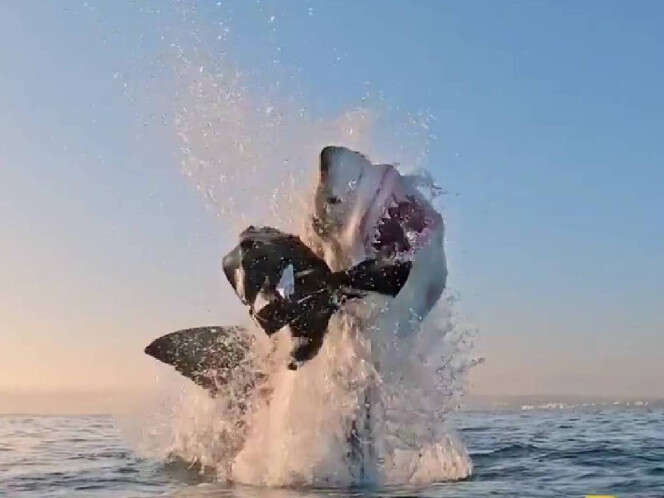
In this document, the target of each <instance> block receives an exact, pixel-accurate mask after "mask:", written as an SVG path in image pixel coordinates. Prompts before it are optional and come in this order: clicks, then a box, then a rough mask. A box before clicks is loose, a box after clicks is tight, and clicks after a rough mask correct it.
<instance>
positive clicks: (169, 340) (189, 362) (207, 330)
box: [145, 326, 250, 395]
mask: <svg viewBox="0 0 664 498" xmlns="http://www.w3.org/2000/svg"><path fill="white" fill-rule="evenodd" d="M244 332H245V330H244V329H243V328H242V327H238V326H230V327H229V326H223V327H222V326H211V327H196V328H191V329H185V330H179V331H177V332H172V333H170V334H166V335H165V336H162V337H159V338H158V339H155V340H154V341H152V342H151V343H150V344H149V345H148V346H147V347H146V348H145V353H146V354H148V355H150V356H152V357H154V358H156V359H157V360H159V361H161V362H164V363H166V364H168V365H172V366H174V367H175V369H176V370H177V371H178V372H180V373H181V374H182V375H184V376H185V377H188V378H190V379H191V380H193V381H194V382H195V383H196V384H198V385H199V386H201V387H203V388H204V389H206V390H208V391H209V392H210V394H212V395H214V394H216V392H217V389H218V388H219V386H221V385H223V384H226V383H227V382H228V381H229V380H230V376H231V375H232V374H233V370H234V369H235V368H236V367H238V366H239V365H240V364H241V363H242V362H244V361H246V358H247V353H248V351H249V346H250V344H249V341H248V340H247V335H246V334H245V333H244Z"/></svg>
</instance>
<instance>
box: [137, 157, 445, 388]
mask: <svg viewBox="0 0 664 498" xmlns="http://www.w3.org/2000/svg"><path fill="white" fill-rule="evenodd" d="M421 181H422V180H421V178H420V177H416V176H406V175H402V174H400V173H399V171H398V170H397V168H396V167H395V166H393V165H390V164H373V163H371V161H369V160H368V159H367V158H366V157H365V156H364V155H362V154H360V153H359V152H355V151H352V150H350V149H347V148H345V147H338V146H328V147H325V148H324V149H323V150H322V151H321V153H320V161H319V181H318V185H317V187H316V191H315V195H314V208H313V214H312V216H311V223H310V228H311V231H312V232H313V234H314V235H313V237H310V239H311V240H309V242H310V243H311V247H310V246H309V245H307V244H305V243H304V242H303V241H302V240H301V239H300V238H299V237H298V236H296V235H291V234H286V233H284V232H281V231H279V230H277V229H276V228H272V227H253V226H250V227H248V228H247V229H246V230H245V231H243V232H242V233H241V234H240V237H239V243H238V245H237V246H236V247H235V248H233V249H232V250H231V251H230V252H229V253H228V254H227V255H226V256H224V258H223V263H222V266H223V271H224V274H225V276H226V278H227V280H228V281H229V283H230V284H231V286H232V287H233V289H234V291H235V293H236V294H237V296H238V297H239V299H240V300H241V302H242V303H243V304H244V305H246V306H247V307H248V308H249V313H250V316H251V317H252V318H253V320H254V321H255V322H256V323H257V324H258V325H259V326H260V327H261V328H262V329H263V330H264V331H265V333H266V334H267V335H269V336H271V335H272V334H273V333H275V332H276V331H278V330H280V329H282V328H284V327H288V328H289V329H290V333H291V335H292V336H293V338H294V344H295V345H294V349H293V351H292V353H291V357H290V360H289V361H288V363H287V364H286V365H284V367H288V368H290V369H292V370H295V369H297V368H298V367H299V366H300V365H302V363H303V362H306V361H307V360H309V359H311V358H312V357H314V356H315V355H316V354H317V352H318V351H319V350H320V348H321V345H322V344H323V341H324V337H325V333H326V331H327V327H328V322H329V319H330V317H331V316H332V315H333V314H334V313H338V312H343V309H344V305H345V304H346V302H347V301H349V300H352V301H354V302H361V301H362V300H365V299H370V298H371V296H374V297H378V299H379V300H382V302H381V308H380V314H379V318H378V320H380V322H381V323H382V324H384V325H387V326H388V329H390V328H391V330H392V331H393V332H394V333H395V335H397V336H404V335H406V334H408V333H409V332H410V331H412V330H414V328H416V327H417V326H418V325H419V323H420V322H421V321H422V320H423V319H424V317H425V316H426V315H427V314H428V313H429V311H430V310H431V309H432V307H433V306H434V304H435V303H436V302H437V301H438V299H439V298H440V296H441V294H442V292H443V290H444V288H445V283H446V278H447V266H446V261H445V253H444V249H443V237H444V222H443V218H442V216H441V215H440V214H439V213H438V212H437V211H436V210H435V209H434V207H433V206H432V205H431V203H430V201H429V200H428V199H427V198H426V197H425V196H424V195H423V194H422V193H421V192H420V190H419V187H420V186H421ZM381 330H385V327H381ZM245 332H246V330H245V329H244V328H243V327H240V326H206V327H197V328H193V329H186V330H181V331H177V332H173V333H170V334H167V335H165V336H163V337H160V338H158V339H155V340H154V341H153V342H152V343H150V344H149V345H148V346H147V347H146V348H145V352H146V353H147V354H148V355H150V356H153V357H154V358H156V359H158V360H160V361H162V362H164V363H167V364H169V365H172V366H174V367H175V368H176V369H177V370H178V371H179V372H180V373H182V374H183V375H184V376H186V377H188V378H190V379H191V380H193V381H194V382H195V383H197V384H198V385H200V386H201V387H203V388H204V389H206V390H207V391H208V392H209V393H210V394H211V395H215V394H216V393H217V390H218V388H219V386H220V385H223V384H225V383H227V382H228V380H229V378H230V377H231V376H232V375H233V372H234V369H235V368H236V367H237V366H238V365H240V364H241V363H242V362H244V361H246V359H247V358H248V356H249V355H248V351H249V350H250V348H251V342H250V341H249V340H248V339H247V335H246V334H245Z"/></svg>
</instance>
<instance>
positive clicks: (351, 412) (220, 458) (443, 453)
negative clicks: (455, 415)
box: [141, 47, 474, 486]
mask: <svg viewBox="0 0 664 498" xmlns="http://www.w3.org/2000/svg"><path fill="white" fill-rule="evenodd" d="M177 49H178V59H177V60H178V62H177V75H178V88H179V91H178V95H177V108H178V111H177V114H176V117H175V128H176V132H177V136H178V137H179V140H180V145H181V157H182V172H183V174H184V175H185V176H186V177H187V178H188V180H189V181H190V182H191V184H192V185H193V186H194V187H195V188H196V189H197V190H198V191H199V192H200V193H201V196H202V198H203V199H204V201H205V203H206V205H207V206H208V207H209V208H210V209H211V210H212V211H213V212H214V213H215V214H216V215H218V216H219V217H220V218H221V223H220V225H221V229H222V230H224V231H227V232H226V235H227V240H228V241H229V245H230V244H231V241H233V243H234V241H235V238H236V236H237V233H238V232H239V231H240V230H242V229H244V228H246V226H247V225H249V224H253V225H258V226H260V225H271V226H275V227H277V228H279V229H281V230H284V231H286V232H291V233H298V234H300V235H301V237H302V238H303V239H304V240H305V241H306V239H307V237H308V232H307V229H306V227H307V225H308V220H309V214H310V206H311V204H312V202H311V197H312V195H313V190H314V189H313V187H314V181H315V174H316V172H317V163H316V160H317V158H318V153H319V151H320V150H321V148H322V147H323V146H325V145H328V144H339V145H345V146H347V147H349V148H352V149H356V150H361V151H363V152H365V153H367V154H368V155H369V156H370V157H371V158H372V159H374V160H383V161H385V162H394V161H395V159H396V160H398V161H399V162H400V164H401V165H403V167H409V168H410V171H409V173H413V172H414V171H420V172H421V173H422V174H426V173H424V170H423V169H422V168H423V165H424V163H425V161H426V150H427V147H428V142H429V140H431V136H430V134H429V131H428V129H429V127H428V119H429V117H428V116H427V115H426V114H415V115H403V116H397V117H395V116H394V115H393V114H392V113H391V112H390V110H389V106H387V105H385V103H384V102H380V100H375V101H373V103H369V102H371V101H372V99H371V98H368V99H367V98H365V99H364V103H363V105H362V106H359V107H352V108H350V109H348V110H345V111H343V112H340V113H339V115H338V116H336V117H331V118H314V117H312V116H311V115H310V114H309V113H308V112H307V111H306V109H305V108H304V107H303V106H300V105H298V103H297V99H294V98H286V97H275V96H274V95H275V94H276V93H275V92H274V91H273V88H262V89H261V87H260V85H256V84H254V85H253V86H250V85H249V84H248V82H247V81H246V79H245V76H243V73H241V72H240V71H239V70H238V68H237V67H236V66H234V65H233V64H232V63H230V62H229V61H228V60H227V58H226V57H224V58H222V59H221V60H219V61H217V62H215V63H214V64H212V63H210V60H209V59H206V60H205V61H202V58H201V56H200V51H197V52H196V53H192V52H188V51H187V49H184V48H182V47H177ZM277 93H278V92H277ZM405 128H408V130H409V132H408V134H403V133H401V132H403V130H404V129H405ZM390 129H392V130H393V132H394V133H396V134H395V135H393V137H394V138H395V140H381V139H380V138H378V137H380V136H389V135H390V134H389V130H390ZM386 130H387V133H386ZM378 131H380V133H378ZM401 136H408V137H410V139H409V140H408V143H407V145H408V147H409V149H406V148H404V144H403V143H401V145H400V148H398V149H397V148H395V147H394V144H395V143H397V142H398V140H396V138H399V137H401ZM413 137H416V138H415V139H413ZM389 155H392V157H389ZM374 162H375V161H374ZM210 271H217V269H214V268H211V269H210ZM223 305H224V304H222V306H223ZM233 305H236V304H235V303H233ZM228 306H232V305H228ZM237 306H240V304H239V303H238V304H237ZM380 312H381V309H380V303H378V302H374V303H371V302H369V301H363V302H362V303H354V304H352V305H349V306H347V307H346V308H345V309H344V310H343V311H342V312H339V313H337V314H335V315H334V316H333V318H332V320H331V321H330V325H329V332H328V334H327V335H326V338H325V341H324V345H323V348H322V350H321V352H320V353H319V354H318V355H317V356H316V357H315V358H314V359H312V360H311V361H308V362H307V363H305V364H304V365H303V366H302V367H301V368H300V369H299V370H297V371H296V372H292V371H289V370H287V369H286V368H285V367H284V365H285V364H286V363H287V361H286V356H287V355H288V352H289V351H290V350H291V345H290V337H289V335H288V332H287V331H286V332H285V331H281V332H279V333H278V334H276V335H275V336H273V339H274V340H275V344H276V346H275V345H273V341H272V340H270V339H268V338H267V337H266V336H265V334H264V333H263V332H262V331H260V330H255V329H253V328H252V325H251V324H250V323H246V324H243V325H246V326H247V328H248V329H249V330H250V332H249V333H250V334H251V336H252V337H251V340H252V341H253V344H254V347H253V349H252V355H253V356H252V358H251V362H249V363H248V365H251V368H249V367H247V369H246V371H244V372H243V374H242V375H239V376H236V378H234V380H233V381H232V382H230V383H229V384H228V385H227V386H224V388H223V391H222V392H221V393H220V394H219V395H218V396H217V397H216V398H211V397H209V396H208V395H207V394H206V393H205V392H204V391H203V390H201V389H200V388H198V387H196V386H194V385H193V384H191V383H189V382H188V381H186V380H184V379H179V378H177V379H176V377H175V374H174V373H173V374H171V372H166V368H164V372H165V373H164V376H165V377H169V376H170V383H169V382H165V381H162V382H161V384H160V388H161V393H160V395H161V398H160V402H159V405H158V406H159V407H158V408H157V409H155V410H153V412H152V413H151V415H150V420H149V421H145V422H144V423H145V424H146V427H149V428H150V430H149V431H146V432H145V433H144V437H143V441H142V443H141V445H142V447H143V449H144V450H145V451H146V452H149V453H151V454H152V455H157V456H160V457H162V458H172V457H177V458H179V459H183V460H185V461H187V462H189V463H191V464H192V465H197V466H199V467H200V468H201V469H206V470H208V471H210V470H211V471H212V472H213V473H214V474H215V476H216V478H217V479H219V480H229V481H234V482H242V483H247V484H257V485H267V486H330V485H333V486H348V485H354V484H366V483H375V484H380V485H385V484H424V483H430V482H435V481H441V480H451V479H461V478H465V477H467V476H469V475H470V473H471V470H472V465H471V461H470V459H469V457H468V454H467V452H466V449H465V447H464V445H463V443H462V442H461V441H460V439H459V438H458V437H457V436H456V434H455V432H454V430H453V428H452V427H450V426H449V424H448V421H447V419H448V415H449V413H450V412H451V411H453V410H455V409H456V408H457V407H458V404H459V402H460V398H461V396H462V394H463V390H464V386H465V381H466V374H467V372H468V370H469V369H470V368H471V367H472V365H473V364H474V360H473V358H472V356H471V354H470V351H471V348H472V333H471V332H470V331H468V330H465V329H460V328H459V327H458V326H457V325H456V324H455V320H454V313H453V298H452V297H450V296H449V295H448V294H447V293H446V294H444V295H443V298H441V300H440V301H439V303H438V304H437V305H436V307H435V308H434V309H433V310H432V312H431V313H430V314H429V316H428V317H427V318H426V320H425V321H424V322H423V323H422V325H421V327H419V329H418V330H416V331H415V332H414V333H413V334H412V335H410V336H408V337H405V338H398V339H397V337H396V336H395V335H394V334H393V333H392V332H391V331H390V330H381V329H380V326H378V325H375V324H376V323H379V322H378V321H376V320H375V317H376V316H377V315H378V314H380ZM247 322H249V320H248V319H247ZM372 324H373V326H372ZM383 328H385V327H384V326H383ZM249 384H250V385H252V386H257V387H256V389H253V390H252V389H249V390H248V389H247V388H246V387H247V385H249ZM249 391H251V392H253V393H254V394H252V395H251V396H248V395H247V394H246V393H247V392H249ZM349 434H351V437H350V438H349ZM350 439H355V440H354V441H351V440H350Z"/></svg>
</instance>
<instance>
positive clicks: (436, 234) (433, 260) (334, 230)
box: [312, 146, 447, 332]
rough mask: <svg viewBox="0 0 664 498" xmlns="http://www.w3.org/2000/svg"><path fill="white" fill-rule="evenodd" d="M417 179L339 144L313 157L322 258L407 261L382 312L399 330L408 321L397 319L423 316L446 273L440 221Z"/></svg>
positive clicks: (344, 262) (334, 262) (335, 263)
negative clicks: (387, 310) (406, 272)
mask: <svg viewBox="0 0 664 498" xmlns="http://www.w3.org/2000/svg"><path fill="white" fill-rule="evenodd" d="M421 180H422V179H421V178H419V177H409V176H403V175H401V174H400V173H399V172H398V171H397V169H396V168H395V167H394V166H392V165H389V164H372V163H371V162H370V161H369V160H368V159H367V158H366V157H365V156H363V155H362V154H360V153H358V152H354V151H352V150H349V149H347V148H345V147H334V146H329V147H325V148H324V149H323V150H322V152H321V154H320V180H319V183H318V187H317V189H316V195H315V205H314V214H313V219H312V227H313V229H314V231H315V232H316V235H317V237H318V239H319V241H320V242H321V244H320V246H321V248H322V250H323V252H324V257H325V260H326V262H327V263H328V264H329V265H330V266H331V267H332V269H333V270H337V271H338V270H341V269H343V268H348V267H350V266H352V265H355V264H357V263H359V262H361V261H364V260H367V259H375V260H383V261H385V260H390V259H394V260H397V261H401V262H406V261H407V262H410V263H411V271H410V275H409V277H408V280H407V281H406V284H405V286H404V287H403V288H402V289H401V291H400V292H399V294H398V295H397V296H396V298H395V299H394V300H392V301H391V305H390V309H391V311H390V313H391V315H390V316H388V315H385V319H386V320H393V321H395V322H400V323H401V325H400V326H399V328H400V330H401V332H404V331H405V330H409V329H410V327H411V325H409V323H414V322H412V321H411V320H410V318H404V317H411V316H414V317H415V318H416V320H415V321H418V320H419V319H422V318H423V317H425V316H426V315H427V314H428V312H429V311H430V310H431V308H432V307H433V306H434V304H435V303H436V302H437V301H438V298H439V297H440V295H441V293H442V292H443V289H444V288H445V282H446V278H447V266H446V262H445V252H444V250H443V233H444V225H443V218H442V216H441V215H440V213H438V212H437V211H436V210H435V209H434V208H433V206H432V205H431V203H430V202H429V201H428V200H427V198H426V197H425V196H424V195H422V193H421V192H420V191H419V190H418V188H417V185H418V182H420V181H421Z"/></svg>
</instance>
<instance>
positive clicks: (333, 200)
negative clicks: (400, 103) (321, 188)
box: [327, 195, 341, 204]
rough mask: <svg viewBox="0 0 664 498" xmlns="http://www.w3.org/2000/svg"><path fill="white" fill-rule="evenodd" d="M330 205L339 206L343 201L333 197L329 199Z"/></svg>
mask: <svg viewBox="0 0 664 498" xmlns="http://www.w3.org/2000/svg"><path fill="white" fill-rule="evenodd" d="M327 202H328V204H339V203H340V202H341V199H339V198H338V197H337V196H336V195H332V196H330V197H328V198H327Z"/></svg>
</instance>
